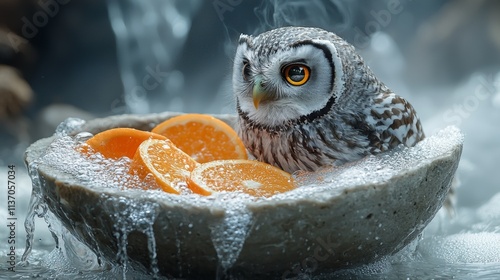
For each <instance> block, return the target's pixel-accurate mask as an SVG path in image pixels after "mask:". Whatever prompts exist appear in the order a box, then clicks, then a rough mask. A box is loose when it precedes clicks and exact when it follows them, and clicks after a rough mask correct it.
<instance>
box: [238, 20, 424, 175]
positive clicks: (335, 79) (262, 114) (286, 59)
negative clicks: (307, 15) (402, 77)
mask: <svg viewBox="0 0 500 280" xmlns="http://www.w3.org/2000/svg"><path fill="white" fill-rule="evenodd" d="M233 90H234V93H235V96H236V103H237V111H238V115H239V122H238V123H239V125H238V133H239V135H240V137H241V138H242V140H243V142H244V143H245V145H246V147H247V149H248V150H249V151H250V152H251V153H252V154H253V155H254V156H255V157H256V158H257V159H258V160H260V161H264V162H267V163H270V164H272V165H275V166H278V167H280V168H282V169H283V170H285V171H288V172H294V171H296V170H308V171H313V170H316V169H318V168H320V167H323V166H327V165H339V164H343V163H346V162H351V161H354V160H357V159H360V158H362V157H364V156H367V155H370V154H377V153H380V152H382V151H385V150H388V149H391V148H394V147H397V146H398V145H400V144H403V145H406V146H413V145H415V144H416V143H417V142H418V141H420V140H422V139H423V138H424V133H423V130H422V126H421V124H420V121H419V119H418V117H417V115H416V112H415V110H414V109H413V107H412V106H411V104H410V103H409V102H407V101H406V100H405V99H403V98H402V97H400V96H398V95H396V94H394V93H393V92H392V91H391V90H390V89H389V88H388V87H387V86H385V85H384V84H383V83H382V82H380V81H379V80H378V79H377V78H376V77H375V76H374V74H373V73H372V71H371V70H370V69H369V67H368V66H366V65H365V63H364V62H363V59H362V58H361V57H360V56H359V55H358V54H357V53H356V52H355V50H354V47H353V46H352V45H350V44H349V43H347V42H346V41H344V40H343V39H341V38H340V37H339V36H337V35H335V34H333V33H331V32H327V31H325V30H322V29H318V28H305V27H284V28H278V29H274V30H271V31H268V32H265V33H262V34H260V35H258V36H256V37H252V36H248V35H241V37H240V40H239V45H238V49H237V52H236V56H235V60H234V72H233Z"/></svg>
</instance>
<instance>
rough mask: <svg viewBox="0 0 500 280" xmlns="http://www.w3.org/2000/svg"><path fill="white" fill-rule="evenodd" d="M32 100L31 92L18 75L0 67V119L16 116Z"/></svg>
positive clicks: (7, 67) (11, 70)
mask: <svg viewBox="0 0 500 280" xmlns="http://www.w3.org/2000/svg"><path fill="white" fill-rule="evenodd" d="M32 100H33V91H32V89H31V87H30V86H29V84H28V83H27V82H26V81H25V80H24V79H23V78H22V77H21V76H20V73H19V72H18V71H17V70H16V69H15V68H13V67H10V66H6V65H0V119H7V118H13V117H15V116H18V115H19V114H20V113H21V112H22V110H23V109H24V108H26V107H27V106H28V104H29V103H30V102H31V101H32Z"/></svg>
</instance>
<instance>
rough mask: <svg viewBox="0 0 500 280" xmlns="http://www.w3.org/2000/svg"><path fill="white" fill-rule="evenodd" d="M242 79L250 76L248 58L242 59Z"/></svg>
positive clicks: (247, 78)
mask: <svg viewBox="0 0 500 280" xmlns="http://www.w3.org/2000/svg"><path fill="white" fill-rule="evenodd" d="M242 73H243V80H245V81H248V80H249V77H250V62H248V60H243V69H242Z"/></svg>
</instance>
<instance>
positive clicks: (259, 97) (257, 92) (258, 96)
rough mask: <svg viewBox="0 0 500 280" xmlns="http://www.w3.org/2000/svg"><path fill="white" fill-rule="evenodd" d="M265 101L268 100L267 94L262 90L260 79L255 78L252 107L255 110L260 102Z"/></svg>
mask: <svg viewBox="0 0 500 280" xmlns="http://www.w3.org/2000/svg"><path fill="white" fill-rule="evenodd" d="M267 99H269V94H268V93H267V92H266V91H265V90H264V87H263V83H262V78H260V77H257V78H255V83H254V86H253V106H254V107H255V109H259V104H260V102H261V101H264V100H267Z"/></svg>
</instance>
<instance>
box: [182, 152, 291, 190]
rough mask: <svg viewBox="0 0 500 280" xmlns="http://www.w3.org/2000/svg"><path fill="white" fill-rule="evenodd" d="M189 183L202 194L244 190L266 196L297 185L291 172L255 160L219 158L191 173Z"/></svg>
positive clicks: (191, 187)
mask: <svg viewBox="0 0 500 280" xmlns="http://www.w3.org/2000/svg"><path fill="white" fill-rule="evenodd" d="M188 186H189V188H190V189H191V190H192V191H193V192H195V193H198V194H202V195H210V194H212V193H214V192H222V191H241V192H244V193H247V194H250V195H253V196H264V197H269V196H272V195H275V194H277V193H282V192H286V191H289V190H292V189H294V188H295V184H294V181H293V178H292V176H291V175H290V174H289V173H286V172H285V171H283V170H281V169H279V168H276V167H274V166H272V165H269V164H267V163H263V162H260V161H254V160H217V161H212V162H208V163H204V164H200V165H198V166H197V167H196V168H195V169H194V170H193V172H191V177H190V178H189V180H188Z"/></svg>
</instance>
